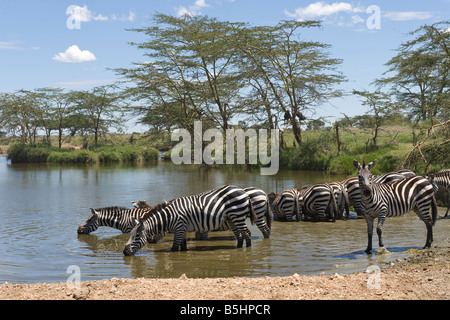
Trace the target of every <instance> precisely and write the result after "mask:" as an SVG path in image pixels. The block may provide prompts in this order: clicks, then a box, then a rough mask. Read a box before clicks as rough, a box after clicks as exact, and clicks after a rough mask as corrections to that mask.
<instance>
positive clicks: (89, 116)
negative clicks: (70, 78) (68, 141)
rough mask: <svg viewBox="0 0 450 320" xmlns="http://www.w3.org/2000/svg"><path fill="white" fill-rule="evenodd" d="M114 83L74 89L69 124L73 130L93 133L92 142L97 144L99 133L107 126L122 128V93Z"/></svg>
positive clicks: (104, 131)
mask: <svg viewBox="0 0 450 320" xmlns="http://www.w3.org/2000/svg"><path fill="white" fill-rule="evenodd" d="M116 89H117V87H116V86H115V85H106V86H100V87H95V88H93V89H91V90H86V91H74V92H72V95H73V97H72V98H71V99H73V103H74V107H73V113H72V114H71V115H70V117H69V120H68V121H69V122H70V123H71V124H70V126H71V127H73V128H76V129H75V130H77V129H78V130H79V131H80V132H81V131H87V132H89V133H93V134H94V143H95V144H98V139H99V136H100V135H101V134H104V133H106V132H108V130H109V128H111V127H115V128H117V129H118V130H121V128H122V119H123V109H124V108H125V106H123V105H122V102H123V98H124V97H123V95H122V94H121V93H120V92H118V91H117V90H116Z"/></svg>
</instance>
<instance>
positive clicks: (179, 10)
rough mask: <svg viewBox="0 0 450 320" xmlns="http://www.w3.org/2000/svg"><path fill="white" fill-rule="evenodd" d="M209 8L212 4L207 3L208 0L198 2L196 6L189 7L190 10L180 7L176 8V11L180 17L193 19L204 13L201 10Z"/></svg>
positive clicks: (197, 0)
mask: <svg viewBox="0 0 450 320" xmlns="http://www.w3.org/2000/svg"><path fill="white" fill-rule="evenodd" d="M209 6H210V4H208V3H206V0H196V1H195V2H194V4H193V5H191V6H189V7H188V8H186V7H181V6H180V7H177V8H175V11H176V15H177V16H178V17H182V16H184V15H188V16H191V17H192V16H198V15H200V14H201V13H202V12H201V9H202V8H206V7H209Z"/></svg>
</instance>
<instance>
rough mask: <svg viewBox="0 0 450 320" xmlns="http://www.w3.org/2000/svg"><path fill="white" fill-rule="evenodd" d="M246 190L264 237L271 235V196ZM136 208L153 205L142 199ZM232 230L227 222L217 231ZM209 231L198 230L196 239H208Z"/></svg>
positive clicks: (256, 189) (134, 203)
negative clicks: (201, 231)
mask: <svg viewBox="0 0 450 320" xmlns="http://www.w3.org/2000/svg"><path fill="white" fill-rule="evenodd" d="M244 190H245V192H246V193H247V194H248V196H249V198H250V201H251V202H252V206H253V209H254V211H255V214H256V223H255V224H256V226H257V227H258V229H259V230H260V231H261V233H262V234H263V236H264V238H269V237H270V230H271V227H272V219H273V213H272V209H271V207H270V204H269V198H268V196H267V194H266V193H265V192H264V191H263V190H262V189H259V188H256V187H247V188H244ZM132 204H133V206H134V207H135V208H151V207H152V206H151V205H149V204H148V203H147V201H145V200H140V201H136V202H132ZM226 230H232V226H231V225H230V224H229V222H225V224H224V225H223V226H221V227H220V228H219V229H217V230H215V231H226ZM207 239H208V233H207V232H205V233H199V232H196V234H195V240H207Z"/></svg>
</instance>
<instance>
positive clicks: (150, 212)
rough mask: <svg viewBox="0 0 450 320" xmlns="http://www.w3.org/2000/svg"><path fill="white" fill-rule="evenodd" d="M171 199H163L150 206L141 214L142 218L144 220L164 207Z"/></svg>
mask: <svg viewBox="0 0 450 320" xmlns="http://www.w3.org/2000/svg"><path fill="white" fill-rule="evenodd" d="M172 201H173V200H170V201H165V202H163V203H158V204H157V205H155V206H153V207H151V208H150V209H149V210H147V211H146V212H145V214H144V215H143V216H142V220H146V219H148V218H149V217H151V216H152V215H153V214H155V213H156V212H157V211H159V210H162V209H164V208H165V207H167V206H168V205H169V204H171V203H172Z"/></svg>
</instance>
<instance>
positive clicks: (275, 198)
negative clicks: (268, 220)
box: [269, 188, 300, 221]
mask: <svg viewBox="0 0 450 320" xmlns="http://www.w3.org/2000/svg"><path fill="white" fill-rule="evenodd" d="M299 196H300V194H299V191H298V189H295V188H292V189H286V190H284V191H283V192H281V193H279V194H275V193H273V192H272V193H270V194H269V202H270V206H271V207H272V211H273V215H274V218H275V219H276V220H287V221H294V219H293V217H297V216H299V214H298V211H299V208H298V206H299V203H298V198H299Z"/></svg>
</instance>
